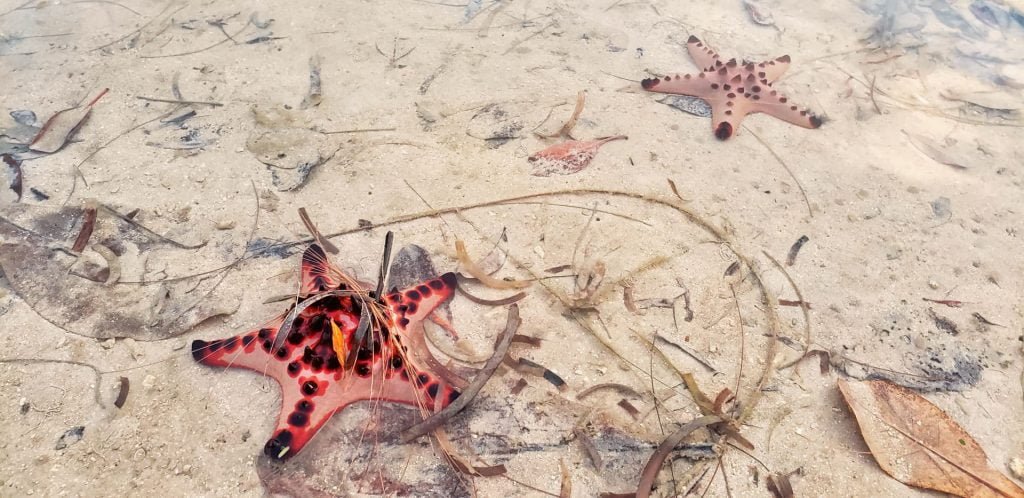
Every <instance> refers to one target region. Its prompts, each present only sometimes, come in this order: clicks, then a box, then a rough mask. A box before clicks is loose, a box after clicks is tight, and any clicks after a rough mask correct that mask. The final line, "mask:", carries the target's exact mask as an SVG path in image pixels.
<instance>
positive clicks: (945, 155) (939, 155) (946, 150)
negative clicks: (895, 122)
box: [903, 131, 970, 170]
mask: <svg viewBox="0 0 1024 498" xmlns="http://www.w3.org/2000/svg"><path fill="white" fill-rule="evenodd" d="M903 134H904V135H906V136H907V139H908V140H910V144H911V145H913V146H914V148H915V149H917V150H918V151H920V152H921V153H922V154H924V155H926V156H928V157H930V158H932V159H933V160H935V162H937V163H939V164H945V165H946V166H950V167H952V168H954V169H960V170H963V169H967V167H968V163H969V162H970V158H968V157H965V156H966V154H965V153H964V152H963V151H958V150H956V148H954V147H946V146H943V145H941V144H939V143H938V142H936V141H934V140H932V139H930V138H927V137H923V136H920V135H911V134H910V133H907V132H906V131H904V132H903Z"/></svg>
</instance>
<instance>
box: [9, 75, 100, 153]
mask: <svg viewBox="0 0 1024 498" xmlns="http://www.w3.org/2000/svg"><path fill="white" fill-rule="evenodd" d="M107 90H108V89H106V88H104V89H103V91H102V92H100V94H99V95H97V96H96V98H94V99H92V101H90V102H89V103H88V104H86V105H83V106H78V107H72V108H71V109H64V110H63V111H59V112H57V113H56V114H54V115H53V116H51V117H50V119H48V120H46V124H44V125H43V127H42V129H40V130H39V133H38V134H36V136H35V138H33V139H32V143H30V144H29V147H28V148H29V149H31V150H34V151H36V152H45V153H47V154H52V153H54V152H57V151H58V150H60V149H61V148H63V147H64V144H66V143H68V141H69V140H71V137H72V136H73V135H74V134H75V131H77V130H78V128H80V127H81V126H82V123H84V122H85V118H87V117H89V113H91V112H92V107H93V106H94V105H96V102H97V101H98V100H100V98H101V97H103V96H104V95H106V94H107Z"/></svg>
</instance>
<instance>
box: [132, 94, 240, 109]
mask: <svg viewBox="0 0 1024 498" xmlns="http://www.w3.org/2000/svg"><path fill="white" fill-rule="evenodd" d="M135 98H137V99H139V100H146V101H149V102H163V103H165V104H179V105H208V106H210V107H223V106H224V104H221V103H220V102H209V101H204V100H178V99H158V98H155V97H143V96H140V95H137V96H135Z"/></svg>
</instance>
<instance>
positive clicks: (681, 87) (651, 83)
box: [640, 73, 715, 98]
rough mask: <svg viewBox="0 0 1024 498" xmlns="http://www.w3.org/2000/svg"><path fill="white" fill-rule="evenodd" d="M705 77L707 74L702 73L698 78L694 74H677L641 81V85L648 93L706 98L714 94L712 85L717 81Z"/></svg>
mask: <svg viewBox="0 0 1024 498" xmlns="http://www.w3.org/2000/svg"><path fill="white" fill-rule="evenodd" d="M704 75H705V73H700V74H698V75H696V76H694V75H692V74H684V75H682V76H680V75H678V74H677V75H675V76H665V77H664V78H648V79H645V80H643V81H641V82H640V85H641V86H643V88H644V90H647V91H648V92H658V93H673V94H677V95H689V96H691V97H700V98H705V97H706V96H708V95H710V94H712V93H713V92H714V90H713V89H712V88H711V84H712V83H714V82H715V79H714V78H707V77H705V76H704Z"/></svg>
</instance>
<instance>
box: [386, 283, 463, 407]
mask: <svg viewBox="0 0 1024 498" xmlns="http://www.w3.org/2000/svg"><path fill="white" fill-rule="evenodd" d="M456 285H457V281H456V279H455V274H454V273H445V274H444V275H441V276H440V277H438V278H435V279H433V280H428V281H426V282H423V283H421V284H418V285H412V286H410V287H407V288H405V289H403V290H400V291H397V292H392V293H390V294H388V295H386V296H384V302H385V304H387V306H388V308H389V309H390V311H391V314H392V317H393V319H394V327H396V328H397V329H398V332H399V333H400V334H401V336H402V337H404V338H405V341H407V343H408V344H406V346H407V347H408V351H406V353H407V356H409V357H410V358H411V359H412V361H413V362H414V363H416V364H418V365H422V366H423V367H425V368H426V369H429V370H431V371H433V372H435V373H437V374H438V375H440V376H441V377H442V378H443V379H444V380H445V381H447V382H448V383H449V384H451V385H454V386H456V387H457V388H459V389H462V388H464V387H465V386H466V385H467V383H466V381H465V379H462V378H461V377H459V376H458V375H456V374H455V373H453V372H451V371H450V370H448V369H447V368H445V366H444V365H442V364H441V363H440V362H439V361H437V358H435V357H434V355H432V354H431V353H430V350H429V349H427V343H426V337H424V334H425V331H424V329H423V321H424V320H425V319H427V317H428V316H430V314H431V313H433V312H434V310H436V309H437V308H438V307H439V306H441V304H443V303H444V302H445V301H447V300H448V299H451V297H452V295H453V294H454V293H455V287H456Z"/></svg>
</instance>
